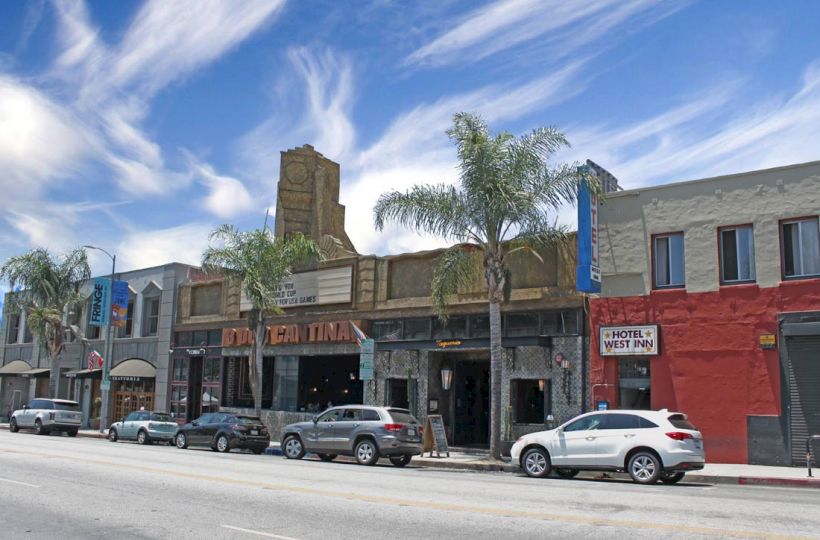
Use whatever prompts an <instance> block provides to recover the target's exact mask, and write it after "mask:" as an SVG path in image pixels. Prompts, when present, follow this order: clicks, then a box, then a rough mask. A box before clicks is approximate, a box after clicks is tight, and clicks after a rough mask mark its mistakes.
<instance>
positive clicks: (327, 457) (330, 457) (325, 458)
mask: <svg viewBox="0 0 820 540" xmlns="http://www.w3.org/2000/svg"><path fill="white" fill-rule="evenodd" d="M316 455H317V456H319V459H321V460H322V461H333V460H334V459H336V454H316Z"/></svg>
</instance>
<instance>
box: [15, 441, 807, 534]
mask: <svg viewBox="0 0 820 540" xmlns="http://www.w3.org/2000/svg"><path fill="white" fill-rule="evenodd" d="M0 501H2V503H0V530H2V533H0V536H2V538H7V539H16V538H27V539H35V538H37V539H39V538H61V539H69V538H204V537H208V538H280V539H282V538H285V539H287V538H290V539H300V540H302V539H305V540H306V539H329V538H380V539H383V538H445V537H446V538H494V539H498V538H544V537H556V538H558V537H570V536H576V537H579V538H580V537H583V538H623V537H630V538H657V537H659V536H661V537H665V538H667V537H668V538H714V537H733V538H769V537H771V538H787V537H820V512H818V511H817V509H818V508H820V490H814V489H794V488H764V487H739V486H718V485H716V486H709V485H698V484H686V483H683V484H681V485H678V486H664V485H655V486H638V485H633V484H631V483H628V482H621V481H608V480H603V481H592V480H559V479H548V480H533V479H530V478H527V477H524V476H521V475H513V474H509V473H474V472H453V471H443V470H437V469H427V468H419V467H413V466H412V464H411V466H409V467H407V468H406V469H398V468H395V467H393V466H391V465H389V464H387V465H383V464H380V465H378V466H376V467H373V468H365V467H361V466H358V465H354V464H350V463H321V462H317V461H313V460H303V461H300V462H294V461H287V460H285V459H284V458H281V457H273V456H265V455H262V456H255V455H252V454H245V453H235V452H234V453H231V454H217V453H215V452H211V451H209V450H190V449H189V450H178V449H176V448H173V447H169V446H164V445H163V446H147V447H142V446H138V445H136V444H133V443H116V444H114V443H110V442H108V441H105V440H95V439H82V438H77V439H71V438H68V437H61V436H45V437H39V436H35V435H33V434H30V433H22V432H21V433H17V434H13V433H9V432H7V431H0Z"/></svg>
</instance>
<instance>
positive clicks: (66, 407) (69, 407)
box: [54, 401, 80, 412]
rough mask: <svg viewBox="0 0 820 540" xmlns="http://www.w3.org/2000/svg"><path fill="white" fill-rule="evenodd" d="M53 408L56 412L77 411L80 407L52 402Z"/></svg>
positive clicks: (74, 404)
mask: <svg viewBox="0 0 820 540" xmlns="http://www.w3.org/2000/svg"><path fill="white" fill-rule="evenodd" d="M54 408H55V409H57V410H58V411H75V412H76V411H79V410H80V407H79V406H78V405H77V404H76V403H59V402H56V401H55V402H54Z"/></svg>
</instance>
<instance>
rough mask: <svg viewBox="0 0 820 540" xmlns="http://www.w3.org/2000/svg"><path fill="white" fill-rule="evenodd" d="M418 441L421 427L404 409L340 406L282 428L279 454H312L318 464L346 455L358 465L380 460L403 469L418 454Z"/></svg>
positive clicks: (289, 455) (292, 455) (299, 457)
mask: <svg viewBox="0 0 820 540" xmlns="http://www.w3.org/2000/svg"><path fill="white" fill-rule="evenodd" d="M421 437H422V428H421V425H420V424H419V421H418V420H416V419H415V418H414V417H413V415H412V414H410V411H408V410H407V409H395V408H392V407H370V406H367V405H344V406H341V407H333V408H330V409H328V410H326V411H325V412H323V413H322V414H320V415H318V416H314V417H313V421H312V422H300V423H298V424H291V425H289V426H286V427H285V429H284V431H283V436H282V452H283V453H284V454H285V457H287V458H288V459H301V458H302V457H303V456H304V455H305V453H306V452H313V453H315V454H316V455H318V456H319V459H321V460H322V461H332V460H333V459H335V458H336V456H338V455H339V454H341V455H350V456H354V457H355V458H356V461H358V462H359V463H360V464H362V465H374V464H375V463H376V462H377V461H378V460H379V457H381V456H384V457H387V458H389V459H390V462H391V463H392V464H393V465H395V466H396V467H404V466H405V465H407V464H408V463H410V460H411V459H412V458H413V456H416V455H419V454H421Z"/></svg>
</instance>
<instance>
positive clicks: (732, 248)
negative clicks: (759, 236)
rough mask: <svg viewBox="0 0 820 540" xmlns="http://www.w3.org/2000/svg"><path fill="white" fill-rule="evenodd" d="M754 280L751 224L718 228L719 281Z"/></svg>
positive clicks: (739, 281)
mask: <svg viewBox="0 0 820 540" xmlns="http://www.w3.org/2000/svg"><path fill="white" fill-rule="evenodd" d="M754 280H755V243H754V231H753V229H752V226H751V225H742V226H739V227H727V228H724V229H720V282H721V283H741V282H749V281H754Z"/></svg>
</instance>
